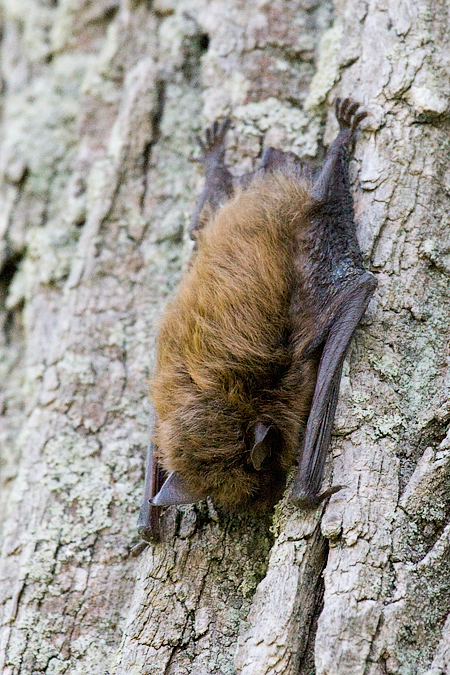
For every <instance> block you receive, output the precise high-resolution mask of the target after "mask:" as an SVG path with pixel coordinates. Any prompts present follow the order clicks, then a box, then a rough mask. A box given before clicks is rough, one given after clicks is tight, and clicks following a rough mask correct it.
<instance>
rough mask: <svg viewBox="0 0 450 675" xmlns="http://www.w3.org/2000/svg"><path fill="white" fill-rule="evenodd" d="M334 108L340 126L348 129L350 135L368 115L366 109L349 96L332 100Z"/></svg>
mask: <svg viewBox="0 0 450 675" xmlns="http://www.w3.org/2000/svg"><path fill="white" fill-rule="evenodd" d="M334 109H335V112H336V118H337V121H338V122H339V126H340V128H341V129H348V130H349V131H350V133H351V134H352V135H353V134H354V133H355V131H356V129H357V128H358V126H359V124H360V122H362V120H363V119H365V118H366V117H367V116H368V115H370V113H369V112H367V110H364V108H363V107H362V106H361V103H358V102H357V101H354V100H353V99H351V98H344V100H342V99H340V98H337V99H336V100H335V102H334Z"/></svg>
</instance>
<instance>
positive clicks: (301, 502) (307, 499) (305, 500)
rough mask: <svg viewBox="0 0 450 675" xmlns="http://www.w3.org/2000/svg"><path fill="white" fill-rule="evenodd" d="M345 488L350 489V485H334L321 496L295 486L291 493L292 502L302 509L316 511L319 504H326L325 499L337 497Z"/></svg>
mask: <svg viewBox="0 0 450 675" xmlns="http://www.w3.org/2000/svg"><path fill="white" fill-rule="evenodd" d="M345 488H348V485H333V486H332V487H330V488H328V489H327V490H324V491H323V492H321V493H320V494H315V493H312V492H309V491H308V490H298V489H296V486H295V485H294V489H293V490H292V493H291V501H292V502H293V503H294V504H295V505H296V506H299V507H300V508H301V509H315V508H316V507H317V506H319V504H321V503H322V502H324V501H325V499H328V498H329V497H331V495H335V494H336V492H340V491H341V490H344V489H345Z"/></svg>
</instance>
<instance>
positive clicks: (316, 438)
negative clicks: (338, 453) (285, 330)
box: [292, 272, 377, 506]
mask: <svg viewBox="0 0 450 675" xmlns="http://www.w3.org/2000/svg"><path fill="white" fill-rule="evenodd" d="M376 283H377V282H376V279H375V277H374V276H373V275H372V274H370V272H364V273H363V274H362V275H361V276H360V277H359V278H358V279H357V280H356V281H355V282H353V283H352V284H351V285H349V286H347V287H346V288H345V289H343V290H342V296H341V301H340V302H339V305H338V307H337V309H336V313H335V319H334V321H333V323H332V325H331V327H330V328H329V330H328V331H327V335H326V337H325V341H324V347H323V352H322V357H321V360H320V364H319V371H318V374H317V383H316V388H315V391H314V396H313V401H312V405H311V411H310V414H309V417H308V423H307V425H306V431H305V437H304V443H303V450H302V454H301V458H300V464H299V467H298V471H297V474H296V477H295V482H294V487H293V491H292V498H293V499H294V501H295V502H297V503H299V504H303V505H305V506H307V505H310V506H313V505H314V504H317V503H318V502H319V501H321V500H322V499H323V498H324V497H325V496H328V495H329V494H331V493H332V492H333V491H336V490H333V489H332V490H331V491H326V492H325V493H324V494H323V495H320V494H319V490H320V485H321V482H322V478H323V472H324V467H325V460H326V456H327V450H328V446H329V443H330V438H331V431H332V427H333V421H334V414H335V411H336V405H337V400H338V396H339V385H340V378H341V372H342V365H343V362H344V358H345V355H346V352H347V349H348V346H349V343H350V340H351V338H352V335H353V333H354V332H355V329H356V327H357V325H358V324H359V322H360V320H361V318H362V316H363V314H364V312H365V311H366V308H367V305H368V304H369V300H370V298H371V296H372V294H373V292H374V290H375V287H376Z"/></svg>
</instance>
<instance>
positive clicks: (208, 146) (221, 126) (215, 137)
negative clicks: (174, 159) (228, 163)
mask: <svg viewBox="0 0 450 675" xmlns="http://www.w3.org/2000/svg"><path fill="white" fill-rule="evenodd" d="M229 126H230V118H229V117H225V119H223V120H222V121H220V122H219V121H218V120H216V121H215V122H214V123H213V124H211V126H210V127H208V128H207V129H206V131H205V138H204V140H202V139H201V138H200V136H196V140H197V143H198V144H199V146H200V148H201V151H202V156H201V157H200V161H201V162H202V163H203V164H209V163H211V162H212V163H220V162H221V161H223V158H224V156H225V137H226V134H227V130H228V127H229Z"/></svg>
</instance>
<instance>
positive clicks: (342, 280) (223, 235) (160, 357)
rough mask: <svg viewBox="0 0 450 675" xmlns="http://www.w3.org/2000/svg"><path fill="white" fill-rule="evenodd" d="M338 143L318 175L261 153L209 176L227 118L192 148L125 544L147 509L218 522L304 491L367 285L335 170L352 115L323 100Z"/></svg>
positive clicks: (311, 482) (358, 115)
mask: <svg viewBox="0 0 450 675" xmlns="http://www.w3.org/2000/svg"><path fill="white" fill-rule="evenodd" d="M335 113H336V117H337V120H338V122H339V133H338V135H337V137H336V139H335V140H334V141H333V143H332V144H331V145H330V147H329V148H328V151H327V153H326V157H325V161H324V163H323V165H322V166H321V167H318V168H317V167H311V166H309V165H308V164H307V163H306V162H305V161H303V160H302V159H300V158H299V157H298V156H297V155H295V154H294V153H293V152H283V151H281V150H277V149H274V148H267V149H266V150H265V151H264V153H263V156H262V158H261V162H260V164H259V166H258V168H257V169H256V171H254V172H253V173H250V174H246V175H244V176H241V177H240V178H235V177H234V176H232V174H231V173H230V171H229V170H228V168H227V167H226V165H225V139H226V132H227V128H228V126H229V123H230V122H229V120H228V119H225V120H223V121H221V122H218V121H216V122H214V124H213V125H212V126H211V127H210V128H208V129H207V130H206V133H205V136H204V138H203V139H200V138H198V139H197V140H198V142H199V145H200V148H201V158H200V161H201V162H202V164H203V166H204V168H205V187H204V190H203V192H202V194H201V197H200V199H199V202H198V204H197V207H196V209H195V213H194V215H193V218H192V222H191V226H190V234H191V237H192V238H193V239H194V240H195V242H196V250H195V252H194V255H193V260H192V263H191V265H190V268H189V270H188V271H187V273H186V275H185V276H184V278H183V279H182V281H181V283H180V286H179V288H178V292H177V294H176V297H175V298H174V299H173V300H172V302H171V303H170V304H169V306H168V308H167V311H166V313H165V315H164V317H163V319H162V322H161V326H160V330H159V334H158V339H157V363H156V372H155V374H154V376H153V378H152V380H151V383H150V393H151V396H152V400H153V406H154V410H155V423H154V429H153V434H152V442H151V446H150V451H149V460H148V466H147V473H146V487H145V495H144V502H143V505H142V507H141V512H140V515H139V521H138V532H139V534H140V536H141V538H142V539H143V540H144V541H152V540H156V539H157V538H158V537H159V513H160V509H161V507H163V506H168V505H171V504H187V503H194V502H197V501H199V500H201V499H204V498H205V497H206V496H210V497H211V498H212V500H213V501H214V502H215V503H216V504H217V505H218V506H219V507H221V508H223V509H226V510H228V511H234V510H252V511H253V512H255V511H256V512H257V511H260V510H262V509H267V508H269V507H270V506H273V505H274V504H275V503H276V502H277V501H278V500H279V499H280V498H281V496H282V494H283V491H284V489H285V485H286V476H287V473H288V471H289V470H290V469H291V467H292V466H293V465H294V463H295V462H296V461H298V468H297V470H296V474H295V479H294V483H293V488H292V493H291V498H292V499H293V500H294V502H295V503H297V504H298V505H299V506H301V507H314V506H315V505H317V504H318V503H319V502H320V501H322V500H323V499H324V498H325V497H327V496H329V495H330V494H332V493H333V492H335V491H337V490H338V489H340V488H341V487H342V486H335V487H333V488H331V489H329V490H326V491H325V492H323V493H320V487H321V482H322V479H323V473H324V466H325V460H326V456H327V451H328V447H329V444H330V438H331V431H332V426H333V421H334V415H335V410H336V404H337V400H338V395H339V384H340V378H341V371H342V365H343V361H344V358H345V355H346V352H347V350H348V347H349V343H350V340H351V338H352V335H353V333H354V331H355V329H356V327H357V326H358V324H359V322H360V320H361V318H362V316H363V314H364V312H365V310H366V308H367V305H368V303H369V300H370V298H371V296H372V294H373V292H374V290H375V287H376V283H377V282H376V279H375V277H374V276H373V275H372V274H371V273H370V272H367V271H366V270H365V269H364V267H363V261H362V256H361V252H360V249H359V246H358V242H357V238H356V230H355V223H354V211H353V200H352V196H351V193H350V185H349V177H348V166H349V158H350V155H351V153H352V151H353V148H354V144H355V139H356V133H357V129H358V127H359V125H360V122H361V121H362V120H363V119H364V118H365V117H367V115H368V113H367V112H366V111H365V110H364V109H363V108H362V107H361V105H360V104H359V103H357V102H355V101H353V100H351V99H349V98H346V99H344V100H340V99H336V101H335Z"/></svg>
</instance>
